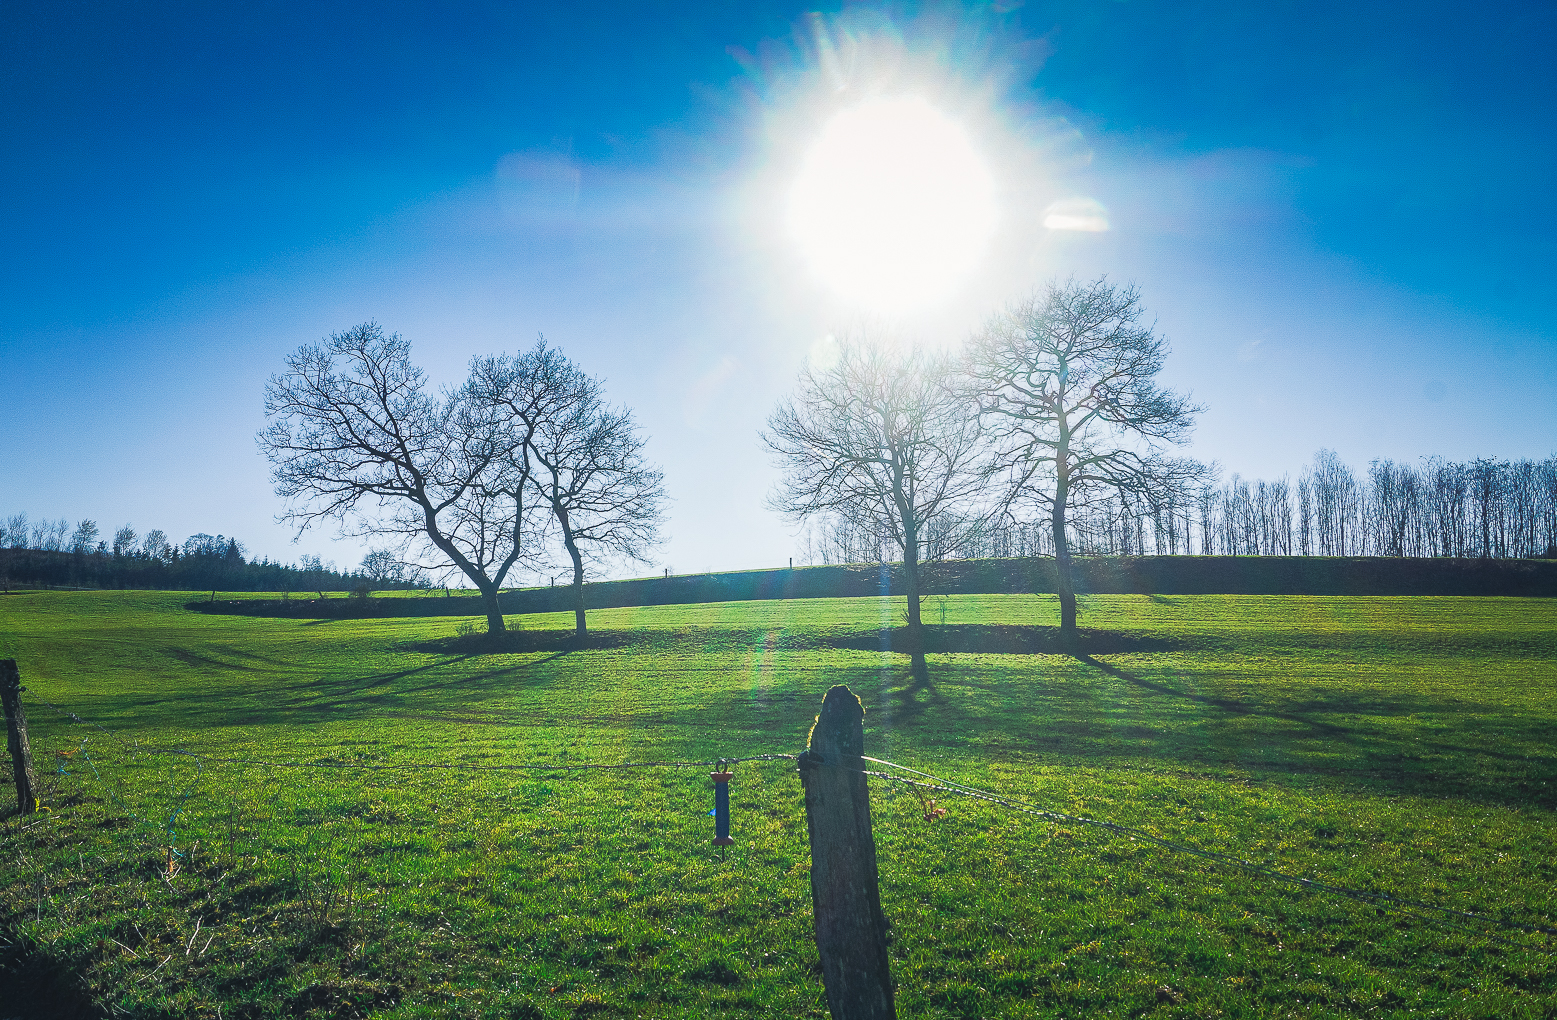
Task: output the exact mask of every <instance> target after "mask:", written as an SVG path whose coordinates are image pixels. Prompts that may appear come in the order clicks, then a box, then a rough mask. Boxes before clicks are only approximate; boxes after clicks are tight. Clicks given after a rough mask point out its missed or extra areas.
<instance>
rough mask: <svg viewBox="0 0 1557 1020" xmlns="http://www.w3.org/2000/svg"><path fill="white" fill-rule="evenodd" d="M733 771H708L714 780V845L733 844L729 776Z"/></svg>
mask: <svg viewBox="0 0 1557 1020" xmlns="http://www.w3.org/2000/svg"><path fill="white" fill-rule="evenodd" d="M719 768H720V769H721V770H722V769H723V768H724V762H722V761H721V762H720V763H719ZM733 775H735V773H734V772H724V771H719V772H710V773H709V774H708V776H709V778H710V779H712V780H713V781H714V846H734V845H735V840H733V839H731V838H730V777H731V776H733Z"/></svg>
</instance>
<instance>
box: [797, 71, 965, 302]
mask: <svg viewBox="0 0 1557 1020" xmlns="http://www.w3.org/2000/svg"><path fill="white" fill-rule="evenodd" d="M788 227H789V232H790V235H791V236H792V237H793V238H794V240H795V241H796V242H797V243H798V244H799V246H800V248H801V250H802V251H803V252H804V254H805V257H806V260H807V261H808V262H809V263H810V265H811V268H812V270H813V271H814V272H815V273H816V274H817V276H818V277H819V278H820V279H821V280H822V281H823V282H825V283H826V284H827V285H828V286H830V287H832V288H833V289H835V290H837V291H838V292H839V293H840V294H842V295H843V296H844V297H845V298H847V299H849V300H851V301H854V302H856V303H858V304H860V305H862V306H864V307H865V308H867V309H869V310H871V311H873V312H877V313H884V314H895V313H901V312H907V311H912V310H914V309H917V308H921V307H924V306H926V305H929V304H933V303H935V302H936V301H939V300H941V299H942V298H945V297H946V296H947V295H949V294H950V293H951V292H953V291H954V290H955V289H956V288H957V286H958V285H959V284H960V283H961V282H962V281H963V280H964V279H966V278H967V276H968V275H969V274H970V273H971V272H972V271H973V270H974V269H975V268H976V267H977V265H978V261H979V258H980V256H981V255H982V254H983V252H984V249H985V246H986V245H987V244H988V242H989V239H990V236H991V235H992V234H993V233H994V230H995V185H994V179H993V178H992V177H991V175H990V172H989V169H988V167H987V166H986V165H985V163H984V160H983V159H982V158H981V157H980V155H979V153H978V150H977V149H976V148H975V147H974V145H973V142H972V141H971V139H969V137H968V133H967V131H965V130H964V129H963V127H962V125H960V124H958V123H957V122H956V121H955V120H953V119H952V118H951V117H949V116H948V115H947V114H945V113H943V112H942V111H940V110H938V109H936V108H935V107H934V106H932V105H930V104H929V103H928V102H926V101H925V100H923V99H919V98H893V99H874V100H870V101H868V102H864V103H861V104H859V105H858V106H854V107H851V108H849V109H847V110H843V111H842V112H840V113H838V114H836V115H835V116H834V117H833V118H832V119H831V120H830V121H828V122H827V124H826V126H825V127H823V129H822V131H821V134H820V135H819V136H818V137H817V138H816V140H815V141H814V142H813V143H812V145H811V148H810V149H809V150H808V151H807V153H806V156H805V159H804V161H803V163H802V164H801V167H800V175H799V177H798V178H797V179H796V181H795V184H794V188H793V189H792V190H791V192H790V195H789V209H788Z"/></svg>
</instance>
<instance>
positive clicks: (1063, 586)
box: [1051, 463, 1076, 646]
mask: <svg viewBox="0 0 1557 1020" xmlns="http://www.w3.org/2000/svg"><path fill="white" fill-rule="evenodd" d="M1057 466H1058V467H1059V470H1058V471H1057V472H1056V478H1055V483H1054V513H1053V514H1052V516H1051V523H1052V524H1053V527H1054V578H1055V588H1056V589H1058V591H1059V596H1060V641H1061V643H1062V644H1064V645H1066V646H1071V645H1074V644H1075V643H1076V589H1075V585H1074V584H1073V583H1072V580H1071V562H1070V546H1069V545H1067V544H1066V542H1065V504H1066V501H1067V500H1069V498H1070V478H1069V477H1068V475H1069V472H1067V471H1066V470H1065V468H1064V465H1063V463H1061V464H1059V465H1057Z"/></svg>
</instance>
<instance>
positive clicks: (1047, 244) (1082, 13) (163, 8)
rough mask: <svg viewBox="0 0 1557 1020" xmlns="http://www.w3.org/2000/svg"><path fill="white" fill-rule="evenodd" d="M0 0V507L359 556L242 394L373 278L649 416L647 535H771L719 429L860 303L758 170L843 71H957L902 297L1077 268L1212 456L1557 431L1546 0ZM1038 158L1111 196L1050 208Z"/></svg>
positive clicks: (1554, 143)
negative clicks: (912, 286)
mask: <svg viewBox="0 0 1557 1020" xmlns="http://www.w3.org/2000/svg"><path fill="white" fill-rule="evenodd" d="M0 26H3V33H0V82H3V84H0V138H3V142H0V210H3V212H0V215H3V230H0V263H3V264H0V312H3V314H0V395H3V401H4V410H3V412H0V451H3V455H0V513H10V512H14V511H17V510H26V511H28V512H29V513H31V514H32V515H34V516H40V515H46V516H50V517H57V516H67V517H69V518H71V519H72V520H75V519H77V518H81V517H92V518H94V519H96V520H97V521H98V523H99V524H100V526H102V528H103V529H104V530H105V531H110V530H111V529H112V528H114V527H116V526H118V525H120V524H123V523H125V522H132V523H133V524H134V525H135V526H136V528H137V529H138V530H140V531H142V532H144V531H146V530H147V529H148V528H152V527H160V528H162V529H164V530H165V531H167V532H168V533H169V536H170V537H171V538H173V539H174V540H175V541H178V540H182V539H183V538H184V537H185V536H187V535H189V534H191V533H193V532H195V531H206V532H210V533H213V534H214V533H216V532H222V533H224V534H229V535H237V536H238V537H240V538H241V539H243V540H244V541H245V542H246V543H247V544H248V545H249V547H250V548H251V549H252V550H253V551H254V552H255V553H260V554H268V555H271V556H273V557H280V558H283V559H287V560H291V559H294V558H295V557H296V556H297V555H299V554H300V553H304V552H313V553H319V554H321V555H323V556H324V557H325V558H327V559H335V560H337V561H338V562H340V563H342V564H351V563H355V562H356V560H357V559H358V558H359V557H360V555H361V548H362V547H361V544H360V543H357V542H335V541H332V540H331V535H330V534H329V533H325V534H312V533H311V534H309V535H306V536H304V537H303V539H302V540H301V541H300V542H299V543H297V544H296V545H293V544H291V542H290V539H291V533H290V531H289V530H288V529H287V528H285V527H284V526H282V525H278V524H276V523H275V521H274V518H275V515H276V514H277V513H278V512H279V511H280V504H279V503H278V501H277V500H276V499H275V498H274V496H273V495H272V494H271V492H270V488H269V484H268V481H267V476H266V465H265V463H264V461H263V460H262V459H261V457H260V456H259V454H258V453H257V451H256V448H255V445H254V440H253V437H254V434H255V432H256V431H257V430H258V429H259V428H260V427H261V425H262V424H263V412H262V406H261V401H262V390H263V386H264V381H265V379H266V377H267V376H268V375H269V374H270V373H272V372H274V371H277V370H278V369H279V368H280V367H281V365H282V360H283V358H284V357H285V355H286V354H287V353H288V352H290V351H291V350H293V349H295V348H296V347H297V346H298V345H299V344H301V343H305V342H311V341H315V340H317V339H319V338H320V337H322V336H324V335H327V334H329V333H331V332H334V331H337V330H341V329H345V328H348V327H350V326H352V325H354V324H356V323H358V322H361V321H364V320H366V319H369V318H373V319H377V320H378V321H379V322H381V323H382V324H384V325H385V326H386V327H387V328H389V329H391V330H395V331H399V332H402V333H404V334H405V335H406V336H408V337H409V338H410V339H411V340H412V342H413V344H414V349H415V351H416V354H417V357H418V359H419V360H420V361H421V362H422V363H423V364H424V365H426V367H427V368H428V369H429V371H430V372H431V374H432V375H433V377H434V378H435V379H436V380H438V381H440V382H451V383H452V382H454V381H456V380H457V379H458V378H459V377H460V376H461V375H462V374H463V367H464V364H465V362H466V361H467V359H468V358H469V357H470V356H471V355H472V354H477V353H488V352H494V351H499V350H505V349H509V350H511V349H514V348H516V347H520V346H526V345H528V344H529V343H530V342H531V341H532V340H533V338H534V337H535V335H536V334H537V333H538V332H544V333H545V334H546V336H547V337H548V338H549V339H551V340H552V341H554V342H555V343H557V344H558V345H560V346H561V347H562V348H563V349H564V350H565V351H566V352H567V353H568V354H569V355H571V356H572V357H574V358H575V359H576V360H577V361H578V362H579V363H580V364H582V365H583V366H584V367H585V368H586V369H587V370H589V371H591V372H593V373H596V374H599V375H602V376H605V377H606V378H607V380H608V385H609V389H610V392H611V393H612V395H613V396H614V397H615V398H616V399H618V400H621V401H623V402H626V403H628V404H630V405H631V406H632V407H633V408H635V410H636V412H637V415H638V417H639V419H640V420H641V421H642V423H643V424H644V426H645V428H646V430H647V431H648V433H649V434H650V436H651V437H652V438H651V444H650V451H651V454H652V456H653V458H654V459H656V460H657V461H658V462H659V463H660V464H661V465H662V466H663V467H664V469H665V472H666V482H667V487H668V489H669V491H670V493H671V494H672V496H673V497H674V503H673V504H672V507H671V522H670V528H669V532H670V535H671V539H670V541H669V542H668V543H667V545H666V546H665V547H664V548H663V549H661V550H660V551H659V552H658V554H657V562H656V564H655V566H654V570H655V571H656V572H657V571H658V569H660V567H662V566H669V567H671V569H673V570H676V571H695V570H703V569H707V568H715V569H727V568H739V567H755V566H767V565H774V564H780V563H782V562H783V560H784V558H785V557H786V556H788V555H790V554H791V553H792V552H793V551H794V548H795V539H794V538H793V537H792V533H791V530H790V529H789V527H788V526H787V525H786V524H784V523H783V522H782V521H780V520H778V519H776V518H775V517H774V516H773V515H771V514H770V513H769V512H768V511H766V510H765V509H764V508H763V505H762V499H763V496H764V494H765V492H766V491H767V490H768V488H769V486H770V485H771V484H772V481H773V478H774V473H773V469H772V467H771V465H770V464H769V463H768V461H767V458H766V457H765V456H764V455H763V453H762V452H761V451H760V448H759V447H758V444H757V438H756V433H757V430H758V429H759V428H760V426H761V424H762V421H763V419H764V417H765V416H766V414H767V413H768V411H769V410H770V409H771V408H772V406H773V404H774V402H775V401H776V400H777V399H778V398H779V397H780V396H781V395H782V394H783V393H784V392H785V391H786V390H787V389H788V388H789V387H790V385H791V383H792V381H793V378H794V374H795V371H796V370H797V368H798V367H799V365H800V364H801V362H802V360H803V359H804V357H805V355H806V352H807V351H808V350H809V349H810V348H811V346H812V344H814V343H815V342H816V341H817V340H818V339H819V338H820V337H822V336H824V335H826V334H827V333H828V332H830V331H834V330H839V329H843V328H847V327H849V326H850V325H851V324H854V323H857V322H858V321H859V317H860V312H859V310H857V309H854V308H851V307H849V306H848V304H847V303H846V302H844V301H842V300H841V299H839V298H837V297H835V296H833V295H832V294H831V293H830V292H829V291H827V290H825V289H824V288H823V287H821V286H819V285H818V284H817V283H816V282H815V281H814V280H813V279H812V278H811V276H810V274H809V273H808V272H807V270H806V267H805V266H804V265H803V263H802V262H801V260H800V258H799V257H798V255H797V253H796V252H795V251H793V250H792V248H791V245H790V244H789V242H788V241H787V240H786V238H785V235H784V233H783V230H782V229H781V226H780V223H781V220H782V206H783V196H784V192H785V187H786V185H787V182H788V181H789V180H791V179H792V178H793V175H794V172H795V169H796V167H797V165H798V161H799V159H800V157H801V154H802V152H803V150H804V144H805V141H806V140H807V138H808V137H810V136H812V135H814V133H815V132H816V131H817V130H818V129H819V128H820V126H821V124H822V122H823V121H824V120H825V117H826V115H827V113H828V112H829V111H831V110H833V109H837V108H841V107H842V106H846V105H848V104H850V103H852V102H855V101H857V100H858V97H860V96H863V95H866V94H871V93H878V94H902V93H914V94H920V95H924V96H926V97H927V98H929V99H930V100H931V101H932V102H933V103H935V104H937V105H938V106H940V107H941V108H943V109H945V110H947V111H948V112H951V113H953V114H954V115H956V116H957V117H958V118H959V119H960V120H962V121H963V122H964V123H965V124H966V125H967V127H968V130H969V132H970V133H971V134H972V136H973V138H974V140H975V142H976V143H977V144H978V145H979V147H980V148H981V150H982V151H983V152H984V153H985V154H986V157H987V159H988V160H989V162H990V164H991V167H992V169H993V171H994V174H995V177H996V181H997V190H998V193H999V201H1000V211H1001V226H1000V229H999V232H998V234H997V236H996V238H995V240H994V241H993V242H992V244H991V246H990V249H989V251H988V253H987V254H986V256H985V258H984V260H983V262H982V263H981V265H980V267H979V270H978V272H977V274H976V276H975V277H974V279H973V280H972V282H970V283H969V284H968V285H967V286H966V287H964V288H962V290H960V291H959V292H958V293H957V294H956V295H954V296H953V297H952V298H951V299H949V300H948V301H947V302H946V303H944V304H942V305H940V306H938V307H936V308H933V309H930V310H928V311H925V312H923V313H920V314H918V315H916V316H914V317H913V319H912V320H911V321H909V322H908V323H907V326H908V328H909V329H910V330H911V331H912V332H914V333H915V334H917V335H919V336H921V337H922V338H924V339H925V340H927V341H929V342H932V343H947V344H954V343H957V342H960V340H961V338H963V337H965V336H966V335H967V334H968V332H969V331H970V330H971V329H972V328H974V327H975V326H976V325H977V324H978V323H979V322H980V321H981V320H982V319H983V318H984V316H985V315H987V314H988V313H989V312H990V311H991V310H993V309H994V308H995V307H997V306H998V305H999V304H1000V303H1002V302H1003V301H1006V300H1008V299H1010V298H1013V297H1015V296H1017V295H1018V294H1020V293H1022V292H1023V291H1025V290H1027V289H1029V288H1031V287H1033V286H1034V285H1036V284H1038V283H1040V282H1042V281H1043V280H1045V279H1047V278H1049V277H1052V276H1055V275H1061V276H1063V275H1069V274H1072V273H1074V274H1076V275H1078V276H1081V277H1090V276H1094V275H1097V274H1099V273H1108V274H1109V275H1110V276H1111V277H1112V278H1114V279H1116V280H1119V281H1134V282H1135V283H1137V284H1138V285H1139V286H1140V287H1141V289H1142V292H1143V295H1144V298H1145V302H1146V304H1147V306H1148V308H1149V309H1150V310H1151V312H1152V313H1153V314H1154V315H1155V317H1156V319H1157V322H1158V326H1159V329H1160V330H1161V331H1162V332H1163V333H1164V334H1165V335H1167V336H1168V337H1169V338H1170V339H1171V340H1172V342H1173V346H1174V355H1173V357H1172V360H1171V362H1170V367H1169V369H1168V372H1167V375H1168V376H1169V377H1170V381H1172V382H1173V383H1174V384H1176V385H1178V386H1180V387H1183V388H1188V389H1192V390H1193V391H1194V392H1195V395H1196V397H1197V398H1198V399H1199V400H1200V401H1201V402H1202V403H1205V404H1206V405H1208V407H1209V410H1208V411H1207V413H1206V414H1205V415H1204V416H1203V418H1202V420H1201V425H1200V428H1199V430H1198V433H1197V438H1196V441H1195V444H1194V447H1193V451H1192V452H1193V453H1195V454H1196V455H1198V456H1200V457H1203V458H1206V459H1215V460H1218V461H1219V462H1221V464H1222V465H1223V466H1224V468H1225V469H1226V470H1227V471H1228V472H1232V471H1238V472H1242V473H1243V474H1245V475H1254V476H1264V477H1274V476H1277V475H1281V474H1284V473H1291V474H1295V473H1296V472H1297V471H1298V470H1299V469H1300V467H1301V466H1302V465H1303V464H1304V463H1305V462H1306V461H1307V460H1308V459H1309V457H1310V456H1311V455H1312V453H1313V451H1314V450H1315V449H1317V448H1319V447H1322V446H1327V447H1331V448H1333V449H1335V450H1337V451H1338V452H1339V453H1340V454H1341V455H1342V457H1343V458H1345V459H1346V460H1348V461H1350V462H1351V463H1353V464H1354V465H1356V466H1359V467H1363V466H1365V465H1366V463H1367V461H1368V460H1370V459H1372V458H1375V457H1393V458H1397V459H1400V458H1404V459H1415V458H1418V457H1421V456H1424V455H1429V454H1442V455H1445V456H1449V457H1455V458H1464V457H1471V456H1476V455H1499V456H1504V457H1518V456H1545V455H1547V454H1550V453H1552V452H1553V451H1554V450H1557V442H1554V424H1557V416H1554V413H1553V408H1554V406H1557V400H1554V398H1557V311H1554V308H1557V283H1554V280H1557V257H1554V254H1557V253H1554V245H1557V241H1554V238H1557V200H1554V197H1553V192H1552V186H1553V182H1557V140H1554V127H1557V76H1554V72H1553V68H1554V62H1553V60H1552V58H1551V48H1552V46H1553V43H1554V41H1557V31H1554V30H1557V8H1554V7H1553V6H1552V5H1550V4H1528V5H1499V4H1481V5H1477V6H1475V7H1470V8H1467V7H1464V6H1463V5H1457V6H1454V7H1448V6H1445V7H1442V8H1432V7H1427V6H1423V5H1420V4H1409V5H1408V4H1404V3H1400V4H1390V5H1385V4H1356V3H1348V4H1335V5H1327V4H1314V3H1302V4H1296V3H1294V4H1276V5H1273V4H1230V3H1229V4H1193V3H1191V4H1146V3H1137V2H1109V0H1090V2H1076V3H1060V4H1042V3H1028V4H1021V3H1011V2H1007V3H999V4H995V5H968V6H913V5H905V6H901V7H895V6H889V7H880V6H861V7H846V8H841V9H838V8H826V9H822V10H821V11H820V13H819V14H818V15H815V16H811V15H808V13H807V10H806V9H805V8H801V7H794V6H784V5H778V4H766V3H729V4H718V5H702V6H699V5H677V6H674V7H672V6H670V5H665V6H664V7H663V8H662V9H655V8H653V7H651V6H649V5H619V6H617V7H615V8H612V7H609V6H587V7H586V6H583V5H545V6H541V5H537V6H536V7H534V8H533V9H527V8H522V7H519V6H517V5H510V4H501V5H499V4H492V5H482V4H458V5H443V4H438V5H434V4H411V3H407V4H385V3H374V4H359V5H352V4H330V5H313V4H310V5H302V4H280V3H245V4H241V5H240V4H231V5H223V4H178V3H158V4H150V3H146V4H132V3H125V4H96V5H80V6H76V7H71V6H67V5H63V4H58V3H47V4H32V3H25V2H12V3H8V4H6V5H5V8H4V10H3V12H0ZM829 47H830V48H831V49H832V50H833V51H835V52H838V53H842V54H846V55H850V57H849V60H848V61H847V63H846V65H839V66H845V70H844V71H843V72H842V73H841V74H840V73H839V72H838V71H837V69H836V67H834V68H831V69H827V70H824V69H823V68H822V67H820V66H819V64H820V60H819V54H821V53H822V52H823V51H824V50H826V49H827V48H829ZM1075 198H1085V199H1090V200H1092V201H1094V202H1097V203H1100V204H1101V205H1102V206H1104V207H1105V208H1106V209H1107V212H1108V219H1109V222H1110V226H1111V229H1110V230H1108V231H1107V232H1103V233H1070V232H1057V231H1050V230H1046V229H1045V228H1044V226H1043V210H1044V209H1046V208H1047V207H1048V206H1049V204H1050V203H1051V202H1054V201H1056V200H1062V199H1075ZM645 572H646V571H645Z"/></svg>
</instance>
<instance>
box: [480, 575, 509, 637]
mask: <svg viewBox="0 0 1557 1020" xmlns="http://www.w3.org/2000/svg"><path fill="white" fill-rule="evenodd" d="M480 590H481V599H482V601H483V602H485V603H486V607H487V633H488V634H501V633H503V631H504V630H505V629H506V628H505V627H504V625H503V607H502V606H501V605H499V604H498V600H497V595H498V589H497V585H495V584H483V585H481V586H480Z"/></svg>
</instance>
